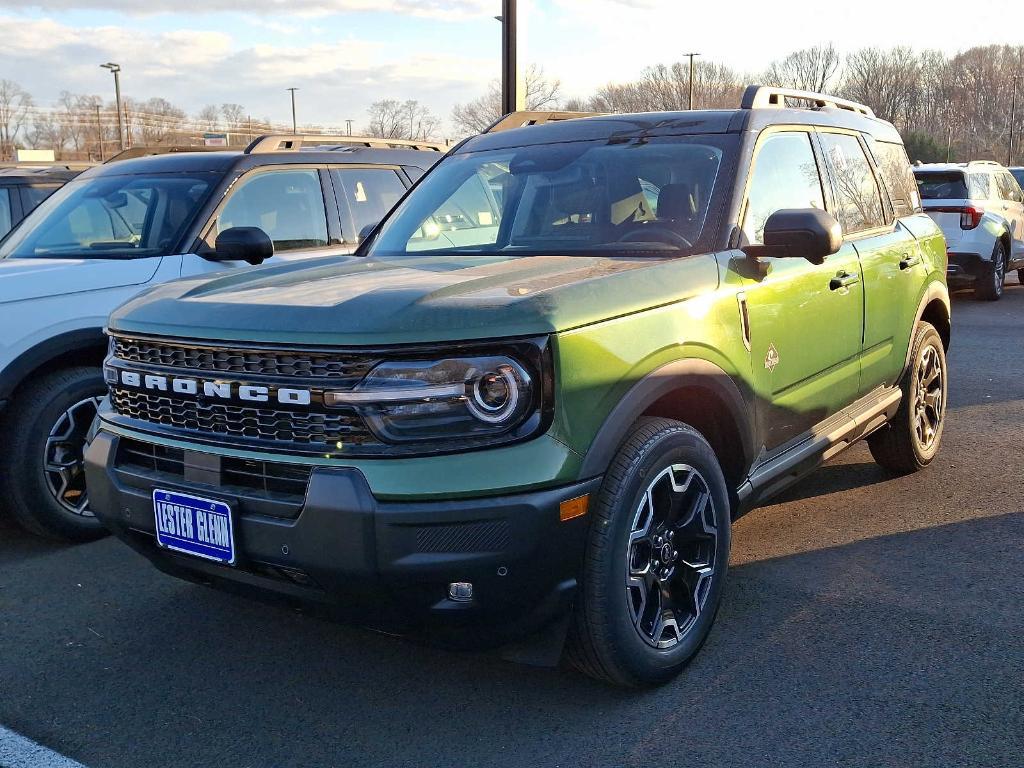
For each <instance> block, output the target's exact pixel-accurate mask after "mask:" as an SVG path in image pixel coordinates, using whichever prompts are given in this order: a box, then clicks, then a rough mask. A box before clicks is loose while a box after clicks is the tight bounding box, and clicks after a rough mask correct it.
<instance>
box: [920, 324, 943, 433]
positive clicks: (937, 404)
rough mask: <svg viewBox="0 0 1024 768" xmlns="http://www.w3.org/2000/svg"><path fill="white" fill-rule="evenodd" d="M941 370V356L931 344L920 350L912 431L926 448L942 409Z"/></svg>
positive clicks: (940, 419)
mask: <svg viewBox="0 0 1024 768" xmlns="http://www.w3.org/2000/svg"><path fill="white" fill-rule="evenodd" d="M945 377H946V374H945V371H944V370H943V369H942V355H941V354H940V353H939V350H938V349H936V347H935V346H934V345H932V344H929V345H928V346H927V347H925V348H924V350H922V352H921V358H920V362H919V363H918V366H917V376H916V377H915V382H916V385H917V386H916V390H915V398H914V434H915V435H916V437H917V444H918V446H919V447H920V448H921V449H922V450H925V451H929V450H931V449H932V447H933V446H934V445H935V441H936V440H938V438H939V431H940V429H941V427H942V419H943V416H944V415H945V411H946V390H945Z"/></svg>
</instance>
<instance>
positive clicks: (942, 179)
mask: <svg viewBox="0 0 1024 768" xmlns="http://www.w3.org/2000/svg"><path fill="white" fill-rule="evenodd" d="M914 176H915V177H916V178H917V189H918V191H919V192H920V193H921V199H922V200H961V199H966V198H967V197H968V195H967V181H966V180H965V179H964V175H963V173H960V172H959V171H948V172H936V171H928V172H922V171H918V172H916V173H915V174H914Z"/></svg>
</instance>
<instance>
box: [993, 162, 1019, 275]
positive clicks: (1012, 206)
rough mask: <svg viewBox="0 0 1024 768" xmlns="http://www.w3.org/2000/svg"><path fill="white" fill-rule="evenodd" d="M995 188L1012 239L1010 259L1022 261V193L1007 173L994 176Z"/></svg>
mask: <svg viewBox="0 0 1024 768" xmlns="http://www.w3.org/2000/svg"><path fill="white" fill-rule="evenodd" d="M996 187H997V188H998V190H999V197H1000V198H1002V203H1003V218H1005V219H1006V221H1007V222H1008V224H1009V228H1010V232H1011V235H1012V238H1013V247H1012V248H1011V251H1012V255H1011V259H1012V260H1013V261H1014V262H1017V261H1021V260H1024V192H1022V191H1021V188H1020V185H1019V184H1018V183H1017V180H1016V179H1014V178H1013V176H1011V175H1010V174H1009V173H1008V172H1007V171H1000V172H999V173H998V174H996ZM1014 266H1016V264H1014Z"/></svg>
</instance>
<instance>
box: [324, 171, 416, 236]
mask: <svg viewBox="0 0 1024 768" xmlns="http://www.w3.org/2000/svg"><path fill="white" fill-rule="evenodd" d="M331 178H332V179H333V180H334V187H335V193H336V194H337V195H338V199H339V202H341V201H342V199H343V200H344V203H343V206H342V215H344V205H347V206H348V210H349V211H350V212H351V214H352V226H353V231H352V233H351V235H350V236H347V237H346V239H347V240H349V241H352V242H355V240H356V239H357V238H358V236H359V233H360V232H362V231H363V229H364V228H365V227H367V226H369V225H371V224H374V225H375V224H378V223H380V222H381V221H382V220H383V218H384V217H385V216H387V215H388V212H389V211H390V210H391V209H392V208H394V207H395V203H397V202H398V201H399V200H401V199H402V195H404V194H405V184H403V183H402V180H401V179H400V178H399V176H398V174H397V173H396V172H395V171H392V170H390V169H388V168H332V169H331Z"/></svg>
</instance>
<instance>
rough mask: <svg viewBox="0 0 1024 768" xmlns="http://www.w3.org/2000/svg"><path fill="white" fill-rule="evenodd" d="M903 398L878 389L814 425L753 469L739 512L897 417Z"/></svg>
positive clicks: (740, 495)
mask: <svg viewBox="0 0 1024 768" xmlns="http://www.w3.org/2000/svg"><path fill="white" fill-rule="evenodd" d="M902 398H903V392H902V391H901V390H900V389H899V387H884V388H881V389H877V390H875V391H874V392H872V393H870V394H869V395H867V396H866V397H863V398H861V399H860V400H858V401H857V402H855V403H854V404H853V405H851V406H849V407H847V408H844V409H843V410H841V411H839V412H838V413H836V414H835V415H833V416H831V417H829V418H828V419H826V420H825V421H823V422H821V423H820V424H818V425H817V426H815V427H814V428H813V429H812V430H811V431H810V433H809V434H808V437H807V438H806V439H805V440H803V441H802V442H800V443H797V444H796V445H794V446H793V447H792V448H790V449H789V450H786V451H784V452H783V453H780V454H779V455H778V456H773V457H772V458H770V459H768V460H766V461H764V462H762V463H760V464H758V465H757V466H755V467H754V468H753V469H752V470H751V471H750V475H748V477H747V479H746V480H745V481H744V482H743V484H742V485H741V486H740V487H739V489H738V490H737V491H736V495H737V497H738V499H739V501H740V506H741V511H743V512H745V511H748V510H750V509H752V508H753V507H755V506H757V505H758V504H760V503H761V502H763V501H764V500H765V499H767V498H769V497H771V496H773V495H775V494H776V493H778V492H779V491H781V490H783V489H784V488H786V487H788V486H789V485H791V484H792V483H794V482H796V481H797V480H799V479H800V478H801V477H803V476H804V475H806V474H807V473H808V472H810V471H812V470H814V469H815V468H816V467H818V465H820V464H822V463H823V462H825V461H828V460H829V459H831V458H832V457H833V456H835V455H836V454H838V453H841V452H842V451H844V450H846V449H847V448H849V447H850V446H851V445H853V444H854V443H856V442H857V441H858V440H861V439H863V438H865V437H867V436H868V435H870V434H871V433H872V432H874V431H875V430H877V429H878V428H879V427H882V426H884V425H885V424H886V422H888V421H890V420H891V419H892V418H893V417H894V416H895V415H896V411H897V410H899V407H900V400H901V399H902Z"/></svg>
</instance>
